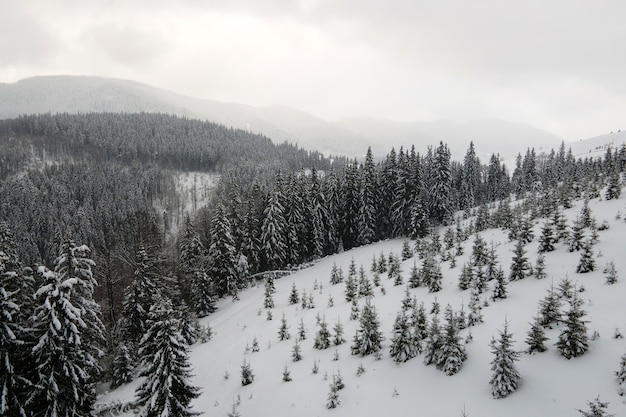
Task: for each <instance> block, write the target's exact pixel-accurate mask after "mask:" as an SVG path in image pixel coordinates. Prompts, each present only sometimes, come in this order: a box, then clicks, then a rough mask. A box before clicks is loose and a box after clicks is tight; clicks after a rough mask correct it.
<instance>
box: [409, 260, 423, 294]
mask: <svg viewBox="0 0 626 417" xmlns="http://www.w3.org/2000/svg"><path fill="white" fill-rule="evenodd" d="M420 285H422V279H421V277H420V271H419V269H418V268H417V263H416V262H415V261H414V262H413V267H411V275H409V288H417V287H419V286H420Z"/></svg>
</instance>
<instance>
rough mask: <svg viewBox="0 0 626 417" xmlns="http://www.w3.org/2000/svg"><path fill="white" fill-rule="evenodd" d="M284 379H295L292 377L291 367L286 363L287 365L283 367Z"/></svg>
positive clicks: (287, 380) (285, 380)
mask: <svg viewBox="0 0 626 417" xmlns="http://www.w3.org/2000/svg"><path fill="white" fill-rule="evenodd" d="M283 381H284V382H291V381H293V379H292V378H291V372H290V371H289V368H288V367H287V365H285V367H284V368H283Z"/></svg>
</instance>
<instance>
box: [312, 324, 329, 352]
mask: <svg viewBox="0 0 626 417" xmlns="http://www.w3.org/2000/svg"><path fill="white" fill-rule="evenodd" d="M330 337H331V335H330V332H329V331H328V325H327V324H326V320H323V321H321V322H320V328H319V330H318V331H317V333H316V335H315V342H314V344H313V348H314V349H320V350H322V349H328V348H329V347H330Z"/></svg>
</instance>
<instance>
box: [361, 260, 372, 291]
mask: <svg viewBox="0 0 626 417" xmlns="http://www.w3.org/2000/svg"><path fill="white" fill-rule="evenodd" d="M358 295H359V297H373V296H374V288H373V287H372V284H371V283H370V280H369V279H367V275H365V268H363V265H361V268H359V292H358Z"/></svg>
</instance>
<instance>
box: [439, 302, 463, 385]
mask: <svg viewBox="0 0 626 417" xmlns="http://www.w3.org/2000/svg"><path fill="white" fill-rule="evenodd" d="M445 316H446V327H445V329H444V333H443V335H442V343H441V346H440V348H439V352H438V354H437V358H436V362H435V364H436V365H437V367H438V368H439V369H441V370H442V371H443V372H445V373H446V375H454V374H456V373H457V372H459V370H460V369H461V367H462V366H463V362H465V359H467V354H466V352H465V348H464V347H463V345H461V342H460V337H459V329H458V327H457V321H456V317H455V315H454V312H453V311H452V307H450V305H448V306H447V307H446V312H445Z"/></svg>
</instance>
